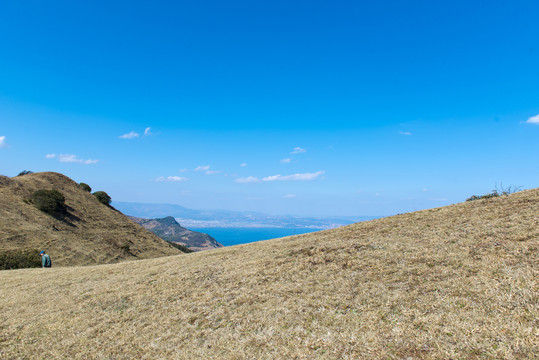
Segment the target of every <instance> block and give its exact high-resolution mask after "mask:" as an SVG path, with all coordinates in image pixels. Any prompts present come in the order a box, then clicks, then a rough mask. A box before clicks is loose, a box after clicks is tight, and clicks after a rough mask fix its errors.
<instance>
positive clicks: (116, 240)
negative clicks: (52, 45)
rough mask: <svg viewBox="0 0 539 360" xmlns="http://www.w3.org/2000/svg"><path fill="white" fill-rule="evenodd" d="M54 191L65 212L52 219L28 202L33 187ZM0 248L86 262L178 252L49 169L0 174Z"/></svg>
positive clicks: (63, 261) (62, 262)
mask: <svg viewBox="0 0 539 360" xmlns="http://www.w3.org/2000/svg"><path fill="white" fill-rule="evenodd" d="M50 189H57V190H59V191H60V192H61V193H62V194H63V196H64V197H65V203H66V205H67V211H68V213H67V214H66V216H63V217H59V218H55V217H53V216H51V215H48V214H46V213H44V212H42V211H40V210H38V209H37V208H36V207H35V206H34V205H32V204H31V203H28V201H27V200H28V199H30V198H31V196H32V193H33V192H34V191H36V190H50ZM0 248H1V249H2V251H6V250H8V251H9V250H15V249H17V250H20V249H45V250H47V252H48V253H49V254H50V255H51V257H52V260H53V263H54V265H88V264H104V263H114V262H119V261H124V260H128V259H133V260H134V259H148V258H154V257H159V256H166V255H174V254H179V253H180V252H179V251H178V250H177V249H175V248H173V247H172V246H171V245H169V244H167V243H166V242H165V241H163V240H162V239H160V238H159V237H157V236H156V235H154V234H152V233H151V232H149V231H147V230H146V229H144V228H143V227H141V226H140V225H138V224H135V223H134V222H133V221H131V220H130V219H129V218H128V217H127V216H125V215H123V214H122V213H120V212H118V211H116V210H115V209H114V208H112V207H109V206H106V205H103V204H102V203H100V202H98V201H97V200H96V198H95V196H93V195H92V194H90V193H89V192H87V191H85V190H83V189H81V188H80V187H79V186H78V184H77V183H75V182H74V181H73V180H71V179H69V178H68V177H66V176H64V175H61V174H58V173H52V172H43V173H35V174H29V175H24V176H17V177H14V178H10V177H6V176H0Z"/></svg>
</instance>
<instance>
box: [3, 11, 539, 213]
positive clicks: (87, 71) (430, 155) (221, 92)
mask: <svg viewBox="0 0 539 360" xmlns="http://www.w3.org/2000/svg"><path fill="white" fill-rule="evenodd" d="M538 13H539V3H538V2H536V1H511V2H508V1H488V2H486V1H450V2H449V1H447V2H433V1H406V2H403V1H378V2H362V1H312V0H311V1H293V2H291V1H275V0H274V1H226V2H225V1H177V2H168V1H167V2H149V1H129V2H127V1H126V2H111V1H92V2H87V3H83V2H73V1H51V2H42V1H24V2H23V1H15V0H5V1H1V2H0V34H1V35H0V173H1V174H3V175H8V176H14V175H16V174H18V173H19V172H20V171H21V170H24V169H28V170H32V171H35V172H37V171H57V172H61V173H64V174H66V175H67V176H69V177H71V178H73V179H74V180H75V181H77V182H86V183H88V184H90V186H92V188H93V189H94V190H105V191H107V192H108V193H109V194H110V195H111V196H112V198H113V201H114V200H117V201H133V202H152V203H174V204H180V205H183V206H186V207H191V208H196V209H205V208H207V209H210V208H211V209H216V208H219V209H230V210H255V211H262V212H267V213H271V214H297V215H317V216H329V215H390V214H395V213H400V212H405V211H412V210H418V209H424V208H432V207H437V206H442V205H447V204H451V203H455V202H460V201H463V200H464V199H466V198H467V197H468V196H470V195H472V194H483V193H486V192H489V191H490V190H492V189H493V188H494V187H495V186H496V184H497V185H498V186H500V184H503V186H510V185H514V186H521V187H522V188H534V187H537V186H538V185H539V181H538V180H539V162H538V144H539V141H538V140H539V66H538V65H537V64H539V22H538V21H537V14H538Z"/></svg>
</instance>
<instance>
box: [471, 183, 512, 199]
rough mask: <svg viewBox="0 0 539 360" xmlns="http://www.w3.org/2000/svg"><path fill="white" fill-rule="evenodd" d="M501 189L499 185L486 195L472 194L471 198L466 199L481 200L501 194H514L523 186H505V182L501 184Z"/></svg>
mask: <svg viewBox="0 0 539 360" xmlns="http://www.w3.org/2000/svg"><path fill="white" fill-rule="evenodd" d="M500 187H501V189H500V190H498V186H496V188H495V189H494V190H492V191H491V192H490V193H488V194H485V195H472V196H470V197H469V198H467V199H466V201H474V200H481V199H492V198H495V197H500V196H506V195H509V194H513V193H516V192H519V191H520V189H521V187H520V186H513V185H512V186H509V187H508V188H504V187H503V184H502V185H500Z"/></svg>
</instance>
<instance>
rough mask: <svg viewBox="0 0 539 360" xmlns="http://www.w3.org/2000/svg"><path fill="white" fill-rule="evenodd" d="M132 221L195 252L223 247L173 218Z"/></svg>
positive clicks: (136, 219)
mask: <svg viewBox="0 0 539 360" xmlns="http://www.w3.org/2000/svg"><path fill="white" fill-rule="evenodd" d="M129 218H130V219H131V220H133V221H134V222H136V223H137V224H139V225H142V226H143V227H144V228H145V229H147V230H150V231H151V232H153V233H154V234H155V235H157V236H159V237H160V238H161V239H163V240H166V241H169V242H172V243H176V244H180V245H184V246H187V247H188V248H189V249H191V250H194V251H200V250H210V249H216V248H220V247H223V245H222V244H220V243H218V242H217V240H215V239H214V238H212V237H211V236H210V235H208V234H204V233H200V232H197V231H191V230H188V229H186V228H184V227H183V226H181V225H180V224H178V222H177V221H176V219H174V218H173V217H172V216H167V217H164V218H160V219H143V218H139V217H134V216H130V217H129Z"/></svg>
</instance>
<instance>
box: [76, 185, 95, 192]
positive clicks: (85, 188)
mask: <svg viewBox="0 0 539 360" xmlns="http://www.w3.org/2000/svg"><path fill="white" fill-rule="evenodd" d="M79 187H80V188H81V189H82V190H86V191H88V192H92V188H91V187H90V185H88V184H85V183H80V184H79Z"/></svg>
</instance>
